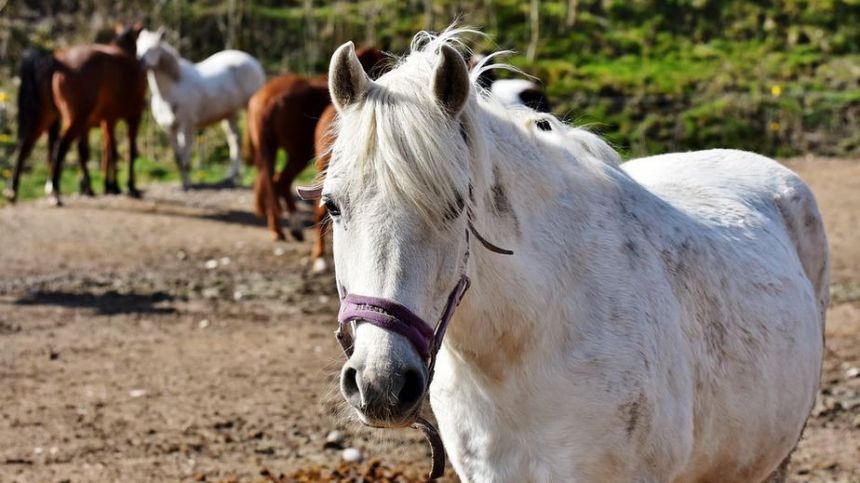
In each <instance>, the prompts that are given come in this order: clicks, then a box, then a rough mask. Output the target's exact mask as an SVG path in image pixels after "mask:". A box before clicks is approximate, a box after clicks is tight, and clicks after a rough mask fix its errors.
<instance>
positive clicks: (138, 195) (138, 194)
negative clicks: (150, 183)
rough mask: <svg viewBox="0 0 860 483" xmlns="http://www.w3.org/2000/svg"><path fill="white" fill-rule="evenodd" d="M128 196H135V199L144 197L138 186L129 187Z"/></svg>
mask: <svg viewBox="0 0 860 483" xmlns="http://www.w3.org/2000/svg"><path fill="white" fill-rule="evenodd" d="M128 196H129V197H131V198H135V199H140V198H142V197H143V195H142V194H141V192H140V190H138V189H137V188H132V187H129V188H128Z"/></svg>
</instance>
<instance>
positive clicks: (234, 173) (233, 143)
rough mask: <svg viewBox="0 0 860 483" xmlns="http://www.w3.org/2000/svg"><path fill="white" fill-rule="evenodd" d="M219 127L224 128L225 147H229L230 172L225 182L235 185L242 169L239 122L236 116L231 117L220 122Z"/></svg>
mask: <svg viewBox="0 0 860 483" xmlns="http://www.w3.org/2000/svg"><path fill="white" fill-rule="evenodd" d="M221 127H222V128H224V133H225V134H227V145H228V146H229V147H230V171H229V173H228V174H227V181H228V182H229V183H231V184H236V183H237V182H238V181H239V174H240V171H241V169H242V148H241V144H240V136H239V122H238V121H237V119H236V116H235V115H233V116H230V117H228V118H227V119H224V120H223V121H221Z"/></svg>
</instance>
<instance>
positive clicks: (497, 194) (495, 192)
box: [491, 184, 512, 214]
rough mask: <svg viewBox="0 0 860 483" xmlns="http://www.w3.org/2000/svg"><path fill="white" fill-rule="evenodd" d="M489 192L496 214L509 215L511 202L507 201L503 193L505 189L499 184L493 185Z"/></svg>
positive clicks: (506, 196)
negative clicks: (490, 192)
mask: <svg viewBox="0 0 860 483" xmlns="http://www.w3.org/2000/svg"><path fill="white" fill-rule="evenodd" d="M491 191H492V200H491V204H492V205H493V209H494V210H496V213H499V214H505V213H510V212H511V211H512V209H511V202H510V201H509V200H508V195H507V194H506V193H505V188H504V187H503V186H502V185H501V184H495V185H493V187H492V188H491Z"/></svg>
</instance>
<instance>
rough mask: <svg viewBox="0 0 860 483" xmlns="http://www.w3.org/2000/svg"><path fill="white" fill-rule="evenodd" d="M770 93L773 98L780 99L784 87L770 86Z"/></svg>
mask: <svg viewBox="0 0 860 483" xmlns="http://www.w3.org/2000/svg"><path fill="white" fill-rule="evenodd" d="M770 93H771V95H773V97H779V96H781V95H782V86H780V85H772V86H770Z"/></svg>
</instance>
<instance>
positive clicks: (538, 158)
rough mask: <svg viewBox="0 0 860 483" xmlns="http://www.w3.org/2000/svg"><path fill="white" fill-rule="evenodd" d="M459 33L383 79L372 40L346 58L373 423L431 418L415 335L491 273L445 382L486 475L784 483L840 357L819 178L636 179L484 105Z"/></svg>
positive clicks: (453, 416)
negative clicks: (365, 57)
mask: <svg viewBox="0 0 860 483" xmlns="http://www.w3.org/2000/svg"><path fill="white" fill-rule="evenodd" d="M458 35H461V33H458V32H457V31H451V30H449V31H446V32H445V33H443V34H442V35H440V36H431V35H429V34H423V33H422V34H419V35H418V36H416V39H415V40H414V41H413V46H412V49H411V53H410V54H409V55H408V56H407V57H405V58H404V59H402V61H401V62H400V64H399V66H398V67H396V68H395V69H394V70H392V71H391V72H389V73H387V74H386V75H384V76H382V77H381V78H380V79H378V80H377V81H372V80H370V79H369V78H368V77H367V76H366V75H365V73H364V71H363V70H362V68H361V65H360V64H359V62H358V60H357V59H356V57H355V54H354V49H353V46H352V44H351V43H349V44H346V45H343V46H342V47H340V48H339V49H338V50H337V51H336V52H335V54H334V56H333V57H332V61H331V67H330V71H329V79H330V81H329V82H330V90H331V94H332V99H333V102H334V104H335V106H336V107H337V109H338V111H339V113H340V116H339V118H340V120H339V123H340V124H339V132H341V133H348V134H349V135H339V136H338V137H337V139H336V141H335V143H334V146H333V149H332V159H331V165H330V167H329V170H328V173H327V176H326V179H325V182H324V184H323V186H322V187H321V191H322V193H321V194H322V199H323V203H324V204H325V205H326V206H327V208H328V209H329V211H330V213H331V217H332V221H333V223H332V225H333V240H334V241H333V244H334V261H335V269H336V273H337V279H338V287H339V289H340V291H341V294H342V296H343V297H344V299H343V302H342V313H341V317H340V319H341V321H342V322H343V327H344V329H345V330H349V332H348V337H347V338H346V339H345V340H346V341H347V342H348V343H347V344H345V346H346V347H347V352H348V353H349V354H351V356H350V358H349V360H348V361H347V363H346V364H345V365H344V368H343V371H342V374H341V389H342V392H343V394H344V396H345V398H346V400H347V401H348V402H349V404H350V405H351V406H353V407H354V408H355V413H356V414H357V416H358V417H359V418H360V419H361V420H362V421H363V422H364V423H365V424H369V425H372V426H379V427H402V426H406V425H409V424H410V423H411V422H412V421H413V419H414V418H415V414H416V411H417V408H418V407H420V404H421V401H422V400H423V398H424V394H425V391H426V390H427V386H428V385H429V384H428V380H429V379H430V375H431V374H432V373H433V371H432V370H431V369H430V368H429V367H428V366H429V364H428V360H429V361H431V362H432V360H433V358H434V357H433V351H432V350H431V351H430V352H429V354H430V355H429V356H428V351H427V347H428V346H429V347H431V349H432V348H433V344H434V340H432V339H427V338H426V337H425V336H423V335H416V332H415V331H412V330H411V329H412V328H415V327H417V326H416V324H418V322H415V320H416V319H417V320H419V321H420V319H423V320H424V321H430V322H431V323H432V322H435V321H437V320H440V319H442V320H443V330H442V332H444V324H445V323H446V322H447V320H449V318H448V317H447V316H446V315H442V316H441V317H440V314H443V313H446V312H450V309H453V307H454V306H456V302H457V300H459V297H458V296H457V295H456V292H457V290H455V291H454V292H452V288H454V287H458V288H459V287H461V285H462V282H463V281H464V280H466V277H468V278H469V279H471V289H470V290H469V291H468V292H467V293H466V295H465V297H464V298H463V299H462V303H460V305H459V308H457V310H456V312H455V313H454V315H453V318H451V319H450V328H449V329H448V334H447V336H446V337H445V339H444V343H443V344H442V347H441V350H440V351H439V352H438V358H436V359H435V360H436V362H437V363H436V366H435V379H433V384H432V387H430V389H429V392H430V401H431V404H432V407H433V410H434V413H435V415H436V418H437V420H438V423H439V428H440V431H441V436H442V440H443V441H444V443H445V446H446V447H447V451H448V454H449V455H450V457H451V460H452V463H453V466H454V469H455V470H456V472H457V473H458V475H459V476H460V478H461V479H462V480H463V481H487V482H522V481H533V482H539V481H546V482H557V481H582V482H694V481H726V482H734V481H738V482H758V481H762V480H765V479H766V478H769V477H771V476H772V477H773V478H774V479H775V480H778V479H779V476H778V473H779V471H778V470H780V469H781V468H784V466H782V467H781V465H784V464H785V463H786V462H787V459H788V456H789V454H790V453H791V451H792V449H793V448H794V447H795V444H796V443H797V441H798V439H799V438H800V435H801V431H802V429H803V427H804V423H805V421H806V419H807V416H808V414H809V412H810V409H811V408H812V406H813V403H814V401H815V396H816V391H817V390H818V385H819V377H820V371H821V364H822V348H823V344H822V339H823V329H824V314H825V309H826V307H827V303H828V296H829V295H828V278H829V261H828V253H827V243H826V238H825V233H824V227H823V225H822V220H821V216H820V214H819V211H818V208H817V206H816V202H815V199H814V197H813V195H812V192H811V191H810V189H809V187H808V186H807V185H806V184H804V182H803V181H801V179H800V178H799V177H797V176H796V175H795V174H794V173H792V172H791V171H789V170H788V169H786V168H784V167H782V166H781V165H779V164H778V163H776V162H775V161H773V160H770V159H767V158H764V157H762V156H758V155H756V154H752V153H747V152H742V151H734V150H709V151H699V152H689V153H679V154H668V155H663V156H655V157H650V158H644V159H638V160H635V161H631V162H629V163H626V164H624V165H623V166H619V165H618V163H617V155H615V153H614V152H613V150H612V149H610V148H609V146H608V145H606V144H605V143H604V142H603V141H601V140H600V139H599V138H597V137H596V136H592V135H588V134H580V133H581V131H577V130H575V129H571V128H569V127H567V126H565V125H564V124H562V123H561V122H559V121H557V120H556V119H555V118H552V117H549V116H545V115H541V119H542V120H544V121H546V120H547V119H551V120H552V122H550V123H549V124H550V129H549V130H546V131H545V130H543V129H541V128H538V127H537V126H536V122H535V116H536V114H535V113H534V112H533V111H529V110H510V109H507V108H504V107H502V106H501V105H500V104H499V102H498V101H497V100H495V99H493V98H492V97H491V96H487V95H485V93H483V92H482V91H480V90H479V89H478V87H477V85H476V84H475V78H476V76H477V75H478V74H479V73H480V68H479V69H477V70H476V71H473V72H472V75H471V77H470V75H469V72H468V71H467V67H466V64H465V63H464V61H463V58H462V56H461V54H460V53H459V52H458V51H457V50H455V48H454V47H453V46H456V45H459V44H460V43H461V40H460V39H459V38H458ZM479 242H480V243H479ZM493 244H495V245H498V246H499V247H502V248H505V249H509V250H512V251H513V255H504V254H499V253H493V252H491V251H490V250H486V249H485V248H484V247H485V246H486V247H492V246H493ZM496 251H499V250H496ZM449 293H451V294H452V295H450V296H449ZM356 294H357V295H360V296H365V297H360V296H359V297H357V298H355V297H354V296H355V295H356ZM351 297H353V298H351ZM362 300H363V301H362ZM446 300H449V302H446ZM451 301H453V302H451ZM344 306H346V308H345V309H344ZM362 311H363V312H362ZM358 313H364V314H366V316H364V317H362V316H356V315H355V314H358ZM410 314H412V315H410ZM371 320H373V321H374V322H369V321H371ZM386 321H387V322H386ZM419 325H420V324H419ZM350 329H351V330H350ZM422 330H423V329H422ZM419 332H421V331H419ZM441 335H444V333H443V334H441ZM441 335H439V334H437V340H438V339H439V338H441Z"/></svg>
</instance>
